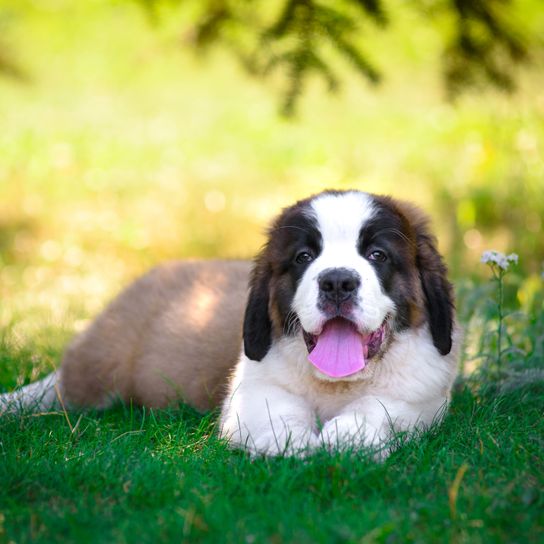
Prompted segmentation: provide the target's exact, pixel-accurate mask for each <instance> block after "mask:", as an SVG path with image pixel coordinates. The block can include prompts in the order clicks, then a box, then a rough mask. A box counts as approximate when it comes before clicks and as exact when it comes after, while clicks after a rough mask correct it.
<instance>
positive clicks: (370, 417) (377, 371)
mask: <svg viewBox="0 0 544 544" xmlns="http://www.w3.org/2000/svg"><path fill="white" fill-rule="evenodd" d="M460 336H461V335H460V329H459V327H458V325H457V323H456V319H455V307H454V299H453V289H452V285H451V284H450V282H449V281H448V278H447V269H446V266H445V264H444V262H443V259H442V257H441V256H440V254H439V252H438V250H437V247H436V240H435V238H434V237H433V235H432V234H431V233H430V230H429V221H428V219H427V217H426V216H425V215H424V214H423V213H422V212H421V211H420V210H419V209H418V208H417V207H415V206H414V205H412V204H409V203H406V202H403V201H399V200H395V199H393V198H391V197H387V196H379V195H374V194H369V193H364V192H360V191H356V190H353V191H325V192H322V193H319V194H317V195H314V196H311V197H309V198H307V199H304V200H300V201H298V202H296V203H295V204H294V205H292V206H290V207H288V208H285V209H284V210H283V211H282V212H281V213H280V215H279V216H278V217H277V218H276V219H275V220H274V221H273V223H272V225H271V226H270V228H269V230H268V238H267V241H266V244H265V246H264V248H263V249H262V250H261V252H260V253H259V254H258V255H257V257H256V259H255V260H254V262H253V264H252V263H250V262H246V261H208V262H203V261H185V262H178V263H171V264H167V265H164V266H162V267H158V268H156V269H154V270H152V271H151V272H150V273H148V274H147V275H146V276H144V277H142V278H140V279H138V280H137V281H135V282H134V283H133V284H132V285H131V286H129V287H128V288H127V289H126V290H125V291H124V292H123V293H122V294H121V295H120V296H119V297H118V298H117V299H115V300H114V301H113V302H112V303H111V304H110V305H109V306H108V307H107V308H106V309H105V310H104V312H103V313H102V314H101V315H100V316H98V318H96V320H95V321H94V322H93V323H92V324H91V325H90V327H89V328H88V329H87V330H86V331H84V332H83V333H82V334H81V335H80V336H79V337H76V339H75V340H74V341H73V342H72V344H71V345H70V346H69V347H68V349H67V351H66V353H65V355H64V358H63V361H62V364H61V367H60V369H59V370H58V371H57V372H55V373H53V374H51V375H49V376H48V377H47V378H45V379H44V380H42V381H40V382H36V383H34V384H30V385H28V386H26V387H23V388H22V389H20V390H18V391H15V392H12V393H8V394H5V395H3V396H2V397H1V400H0V405H2V406H4V410H8V409H9V407H13V406H19V407H20V406H23V407H32V408H34V409H40V410H41V409H46V408H50V407H51V406H53V405H55V403H58V402H59V400H62V402H63V404H64V405H66V406H68V407H78V408H87V407H93V408H107V407H108V406H110V405H111V404H112V403H113V402H114V401H115V399H121V400H123V401H133V402H135V403H139V404H142V405H146V406H150V407H157V408H160V407H164V406H167V405H170V404H172V403H175V402H179V401H180V400H181V401H184V402H187V403H189V404H190V405H192V406H194V407H195V408H197V409H198V410H207V409H210V408H213V407H215V406H220V407H221V414H220V418H219V433H220V435H221V436H222V437H224V438H225V439H226V440H227V441H228V442H229V444H230V445H231V446H232V447H234V448H240V449H245V450H247V451H249V452H250V453H251V454H254V455H297V456H303V455H306V454H308V453H311V452H312V451H314V450H316V449H318V448H322V447H323V446H325V447H328V448H348V447H349V448H370V449H371V450H373V451H375V452H378V453H377V455H378V456H381V457H383V456H385V455H387V454H388V453H389V451H390V449H389V445H388V444H389V442H390V439H391V437H392V436H393V435H394V433H396V432H399V431H410V432H413V431H415V430H417V429H425V428H427V427H428V426H429V425H431V424H432V423H433V422H434V421H437V420H439V419H440V418H441V417H442V415H443V414H444V412H445V409H446V407H447V405H448V402H449V399H450V392H451V388H452V384H453V381H454V379H455V377H456V374H457V367H458V355H459V347H460Z"/></svg>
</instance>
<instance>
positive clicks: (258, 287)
mask: <svg viewBox="0 0 544 544" xmlns="http://www.w3.org/2000/svg"><path fill="white" fill-rule="evenodd" d="M271 277H272V271H271V270H270V266H269V265H267V264H266V263H265V261H264V256H263V254H261V255H259V257H258V258H257V261H256V262H255V267H254V268H253V271H252V273H251V279H250V282H249V297H248V300H247V306H246V312H245V315H244V352H245V354H246V356H247V357H248V358H249V359H251V360H252V361H260V360H261V359H262V358H263V357H264V356H265V355H266V354H267V353H268V350H269V349H270V344H271V343H272V321H271V320H270V315H269V313H268V305H269V301H270V293H269V283H270V278H271Z"/></svg>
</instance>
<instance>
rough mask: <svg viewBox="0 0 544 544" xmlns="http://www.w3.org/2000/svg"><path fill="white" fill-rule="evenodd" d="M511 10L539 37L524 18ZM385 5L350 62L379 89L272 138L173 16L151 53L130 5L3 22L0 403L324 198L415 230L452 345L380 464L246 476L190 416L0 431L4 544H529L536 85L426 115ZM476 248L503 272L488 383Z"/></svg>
mask: <svg viewBox="0 0 544 544" xmlns="http://www.w3.org/2000/svg"><path fill="white" fill-rule="evenodd" d="M167 4H168V3H165V6H166V5H167ZM181 4H183V3H181ZM518 4H519V6H520V7H521V8H522V9H521V10H520V13H523V14H525V16H526V17H527V21H530V22H531V24H532V25H533V26H534V28H539V27H542V24H543V22H544V20H543V15H544V12H543V11H542V9H541V7H540V4H539V2H538V1H536V0H518ZM391 5H392V6H393V8H394V9H393V10H392V11H393V12H394V13H397V14H398V15H399V17H397V18H395V17H394V18H393V23H392V30H391V31H390V32H388V33H386V34H384V35H383V36H381V35H374V34H371V35H370V38H369V39H371V40H372V41H373V44H374V46H373V47H372V48H370V49H369V51H370V50H371V51H372V54H373V55H375V59H376V61H377V63H378V64H380V65H381V66H382V67H383V68H384V71H385V73H386V74H387V76H388V79H387V80H386V83H385V84H384V86H382V87H381V88H380V89H379V90H378V91H369V90H368V89H367V88H365V86H364V85H363V84H361V82H359V81H358V80H356V79H355V78H350V75H349V74H346V78H347V82H348V83H347V85H346V88H345V90H344V92H343V94H342V95H341V96H340V97H338V98H331V97H330V96H328V95H326V93H325V92H323V89H321V88H320V87H319V86H318V85H317V86H316V85H310V86H309V88H308V93H307V95H306V96H305V99H304V101H303V102H302V104H301V106H302V107H301V110H300V112H299V117H298V119H297V120H295V121H292V122H286V121H285V120H282V119H280V118H278V116H277V115H276V112H277V107H278V103H279V100H278V92H279V91H281V87H280V86H279V84H278V82H277V81H275V80H272V81H270V82H268V83H267V84H266V85H263V84H262V83H257V82H255V81H252V80H249V79H248V78H247V77H246V76H245V75H244V74H242V73H241V71H240V69H239V67H238V66H237V65H236V64H235V63H234V62H233V61H232V59H231V58H230V57H228V55H227V54H226V53H225V52H217V53H215V54H212V55H210V56H209V58H207V59H205V60H204V62H203V63H202V62H201V61H202V59H195V58H194V57H193V56H191V54H190V53H188V52H187V50H186V48H184V47H183V46H182V44H181V43H180V27H181V25H182V24H183V18H182V17H181V16H180V15H179V13H178V12H177V11H176V8H173V7H172V8H165V9H168V10H169V9H172V11H167V12H166V13H167V15H166V16H165V17H164V18H163V20H162V23H161V24H160V25H159V26H155V27H154V26H153V25H150V24H149V21H148V20H146V17H145V11H144V10H142V9H141V8H140V6H139V5H138V2H132V1H126V2H125V1H123V0H118V1H111V0H79V1H78V2H71V1H70V0H42V1H40V2H34V1H32V0H20V1H19V2H16V3H14V2H12V1H10V0H0V25H1V26H0V28H1V30H2V36H1V40H2V44H1V45H2V47H4V46H5V45H7V46H8V47H9V49H10V50H13V51H14V53H15V56H16V58H17V59H18V61H19V62H20V64H21V66H22V67H23V69H24V70H25V71H26V72H27V74H28V75H29V79H28V80H27V82H26V83H17V82H13V81H10V80H8V79H3V78H0V96H1V99H0V120H1V127H2V130H0V157H1V161H0V331H1V333H0V391H3V390H8V389H12V388H13V387H15V386H16V385H17V384H21V383H28V382H29V381H32V380H35V379H37V378H38V377H40V376H42V375H43V374H45V373H47V372H49V371H51V370H52V369H53V368H55V367H56V366H57V364H58V361H59V359H60V356H61V353H62V349H63V347H64V345H65V344H66V343H67V341H68V340H69V338H70V337H71V336H72V335H73V334H74V333H77V332H78V331H80V330H81V329H82V328H83V327H84V326H85V325H86V323H87V322H88V320H89V319H91V318H92V316H94V315H95V314H96V313H97V311H99V310H100V308H102V307H103V305H104V304H105V302H106V301H107V300H108V299H109V298H110V297H111V296H112V295H113V294H114V293H115V292H117V291H118V290H119V288H120V287H121V285H123V284H126V283H127V282H128V281H129V280H130V279H131V278H133V277H134V276H135V275H137V274H139V273H141V272H142V271H144V270H146V269H147V268H148V267H149V266H151V265H152V264H155V263H157V262H160V261H163V260H166V259H173V258H179V257H211V256H213V257H249V256H251V255H253V254H254V253H255V252H256V250H257V249H258V247H259V245H260V244H261V243H262V241H263V235H262V231H263V228H264V225H265V224H266V222H267V221H268V219H270V217H271V216H272V215H274V214H275V213H276V212H277V210H278V209H279V208H280V207H281V206H282V205H285V204H288V203H291V202H292V201H293V199H295V198H297V197H302V196H305V195H307V194H309V193H312V192H316V191H319V190H321V189H323V188H325V187H330V186H334V187H337V188H347V187H355V188H359V189H365V190H371V191H376V192H382V193H394V194H395V195H396V196H401V197H405V198H409V199H411V200H414V201H416V202H418V203H419V204H421V205H423V206H424V207H425V208H426V209H427V210H429V212H430V214H431V215H432V217H433V219H434V221H435V226H436V231H437V233H438V235H439V240H440V246H441V249H442V251H443V252H444V253H445V254H446V256H447V259H448V264H449V265H450V267H451V269H452V271H453V276H454V278H455V280H456V284H457V291H458V295H459V302H458V307H459V315H460V318H461V321H462V322H463V324H464V325H465V326H466V327H467V336H466V338H467V340H466V349H465V353H464V374H463V377H462V379H461V381H460V384H459V386H458V388H457V390H456V392H455V394H454V397H453V403H452V407H451V411H450V413H449V415H448V416H447V418H446V420H445V422H444V424H443V425H442V426H440V427H438V428H436V429H433V430H432V431H431V432H430V433H428V434H426V435H423V436H422V437H420V438H418V439H417V440H415V441H413V442H410V443H408V444H406V445H404V446H403V447H402V448H400V449H399V450H398V451H397V452H396V453H394V454H393V455H392V456H391V457H390V458H389V459H388V460H387V461H386V462H385V463H384V464H376V463H374V462H373V461H371V460H370V459H368V458H367V457H366V456H365V453H364V452H358V453H355V454H353V455H348V454H343V455H333V456H329V455H327V454H325V453H322V454H318V455H316V456H315V457H312V458H310V459H307V460H305V461H296V460H292V459H269V460H266V459H258V460H254V461H251V460H250V459H248V458H247V457H246V456H245V455H243V454H240V453H237V452H231V451H229V450H227V449H226V447H225V445H224V444H223V443H221V442H219V441H218V440H217V439H216V438H215V437H214V434H213V425H214V422H215V417H214V415H213V414H212V415H207V416H200V415H198V414H195V413H194V412H192V411H191V410H190V409H188V408H187V407H180V408H179V409H177V410H174V409H172V410H169V411H163V412H150V411H147V410H143V409H139V408H131V407H119V408H117V409H115V410H112V411H108V412H105V413H98V414H93V413H86V414H70V415H69V417H70V425H72V426H76V423H77V422H78V421H79V423H78V424H77V428H76V431H75V432H73V433H72V432H71V430H70V426H69V424H68V422H67V420H66V418H65V416H64V414H40V415H26V416H24V417H22V418H14V417H11V416H6V417H2V418H0V543H3V542H6V543H8V542H17V543H20V542H30V541H32V542H54V541H59V542H61V541H62V542H66V541H69V542H78V543H79V542H108V543H109V542H125V541H127V542H128V541H131V542H132V541H134V540H138V541H141V542H148V541H149V542H151V541H152V542H156V541H160V540H164V541H169V540H175V541H189V540H190V541H211V542H217V541H228V542H243V541H245V542H256V543H257V542H262V541H265V540H266V541H270V542H284V541H290V542H406V541H410V542H435V541H439V542H440V541H444V542H445V541H449V542H465V541H466V542H480V541H481V542H490V541H491V542H493V541H508V542H538V541H542V539H543V538H544V535H543V532H542V519H541V517H539V512H541V511H542V507H543V497H542V492H541V489H542V488H543V482H542V474H543V470H542V469H543V467H542V461H541V451H542V446H543V444H542V436H543V434H544V433H543V432H542V431H543V429H542V425H543V423H542V412H543V403H542V398H543V391H542V380H541V372H542V371H541V369H542V365H543V362H544V337H543V336H542V334H543V333H542V330H544V312H543V307H544V306H543V290H542V278H541V275H540V274H541V266H542V261H543V259H544V246H543V245H542V240H541V234H540V233H541V230H542V217H543V216H544V200H543V199H542V194H543V192H544V183H543V180H544V159H543V157H544V121H543V120H544V115H543V113H544V95H543V93H542V89H543V88H544V86H543V84H542V73H543V72H542V71H540V72H539V71H538V70H535V71H534V72H530V73H525V74H522V77H521V81H520V82H521V89H520V92H519V93H518V94H517V95H516V96H514V97H504V96H499V95H497V94H496V93H494V92H491V91H482V92H481V93H480V94H477V95H472V96H468V97H465V98H463V99H462V100H460V101H459V102H458V103H456V104H449V103H446V102H444V100H443V98H442V93H441V88H440V84H439V81H440V80H439V78H440V70H441V67H440V64H439V59H438V56H437V54H436V45H437V43H438V42H439V41H440V40H439V34H438V32H440V31H439V30H438V29H437V28H434V27H430V26H429V25H424V24H422V22H421V20H420V19H419V18H418V16H417V15H416V14H415V13H414V12H411V11H409V10H406V9H404V8H403V7H402V5H403V3H402V2H397V1H396V0H392V2H391ZM339 70H342V67H339ZM194 225H198V228H195V227H194ZM241 233H243V235H241ZM490 247H494V248H496V249H499V250H502V251H505V252H510V251H516V252H517V253H519V254H520V267H519V268H518V269H516V270H515V271H514V272H513V273H512V274H511V275H509V276H508V277H507V278H506V283H505V292H504V295H505V304H506V306H507V309H512V308H515V309H518V308H519V309H521V310H522V311H523V312H524V314H523V315H521V314H519V313H516V314H510V315H508V316H507V317H506V318H505V337H504V346H505V350H506V351H505V352H504V360H503V364H504V368H505V370H506V372H505V375H504V376H502V377H501V376H497V373H496V372H488V371H487V370H489V369H490V368H489V365H492V364H493V357H490V354H494V353H496V352H497V344H496V339H495V333H496V330H497V322H496V315H495V314H494V305H493V303H490V302H489V298H490V295H491V294H492V292H490V286H489V285H488V284H487V283H482V279H481V276H482V272H483V267H481V268H480V269H479V268H478V266H479V265H477V262H478V259H479V255H480V253H481V251H482V250H484V249H488V248H490ZM479 270H480V271H479ZM518 350H522V351H518ZM486 369H487V370H486ZM491 370H492V369H491ZM490 376H493V380H498V381H490ZM539 376H540V378H539Z"/></svg>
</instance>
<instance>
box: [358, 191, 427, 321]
mask: <svg viewBox="0 0 544 544" xmlns="http://www.w3.org/2000/svg"><path fill="white" fill-rule="evenodd" d="M375 206H376V208H377V213H376V214H375V215H374V217H373V218H372V219H371V220H370V221H368V222H367V223H366V224H365V225H363V226H362V228H361V232H360V233H359V241H358V251H359V254H360V255H361V256H363V257H364V258H366V259H368V262H369V263H370V264H371V265H372V267H373V268H374V270H375V272H376V275H377V277H378V280H379V282H380V284H381V286H382V289H383V290H384V292H385V293H386V294H387V295H388V296H389V298H391V300H393V302H394V303H395V306H396V308H397V313H396V318H395V322H394V324H393V328H394V329H395V330H397V331H402V330H404V329H407V328H408V327H410V326H411V321H412V320H411V317H412V308H413V307H414V305H415V304H416V299H415V296H416V293H413V292H412V291H413V290H412V289H411V288H410V282H411V280H412V279H413V269H414V264H415V249H414V248H415V240H414V238H413V233H412V232H411V229H410V225H409V224H408V222H407V221H406V220H405V218H403V217H402V216H400V215H399V214H398V212H396V211H395V210H394V209H391V208H389V207H388V206H385V205H383V204H382V203H381V202H380V201H379V200H377V199H376V200H375ZM377 250H379V251H382V252H384V253H385V255H386V256H387V259H386V260H385V261H384V262H380V261H374V260H371V259H369V255H370V254H371V253H372V252H373V251H377Z"/></svg>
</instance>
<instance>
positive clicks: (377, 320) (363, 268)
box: [244, 191, 453, 379]
mask: <svg viewBox="0 0 544 544" xmlns="http://www.w3.org/2000/svg"><path fill="white" fill-rule="evenodd" d="M425 321H428V323H429V328H430V330H431V334H432V337H433V343H434V345H435V347H436V348H437V349H438V351H439V352H440V353H441V354H443V355H445V354H447V353H448V352H449V351H450V349H451V332H452V321H453V303H452V293H451V286H450V284H449V283H448V281H447V278H446V269H445V267H444V265H443V263H442V260H441V258H440V256H439V254H438V253H437V251H436V248H435V243H434V239H433V238H432V237H431V236H430V235H429V233H428V231H427V221H426V219H425V218H424V217H423V216H422V215H421V213H420V212H419V211H418V210H417V209H416V208H414V207H412V206H410V205H407V204H405V203H400V202H397V201H394V200H393V199H390V198H387V197H379V196H374V195H369V194H366V193H361V192H357V191H350V192H325V193H321V194H319V195H317V196H314V197H311V198H309V199H307V200H302V201H300V202H297V203H296V204H295V205H293V206H291V207H289V208H287V209H285V210H284V211H283V213H282V214H281V215H280V216H279V217H278V218H277V219H276V221H275V222H274V223H273V225H272V227H271V228H270V230H269V237H268V242H267V244H266V246H265V247H264V249H263V251H262V252H261V253H260V254H259V256H258V257H257V259H256V262H255V268H254V270H253V275H252V279H251V285H250V296H249V300H248V306H247V309H246V315H245V321H244V346H245V353H246V355H247V356H248V357H249V358H250V359H252V360H257V361H258V360H261V359H262V358H263V357H264V356H265V355H266V353H267V352H268V349H269V348H270V346H271V344H272V342H273V341H274V340H275V339H277V338H279V337H280V336H282V335H288V336H292V335H299V336H300V337H301V338H303V339H304V341H305V343H306V346H307V349H308V352H309V359H310V361H311V362H312V363H313V364H314V366H316V367H317V368H318V369H319V371H320V373H321V374H323V375H324V377H325V376H326V377H327V379H331V378H333V379H337V378H345V377H347V376H351V375H355V376H356V375H357V374H358V373H360V372H364V366H365V361H367V360H371V359H374V360H379V358H380V357H382V356H383V354H384V353H385V352H386V351H387V349H388V347H389V346H390V344H391V343H392V342H394V340H395V334H396V333H398V332H400V331H402V330H405V329H406V328H408V327H418V326H420V325H422V324H423V323H424V322H425Z"/></svg>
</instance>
